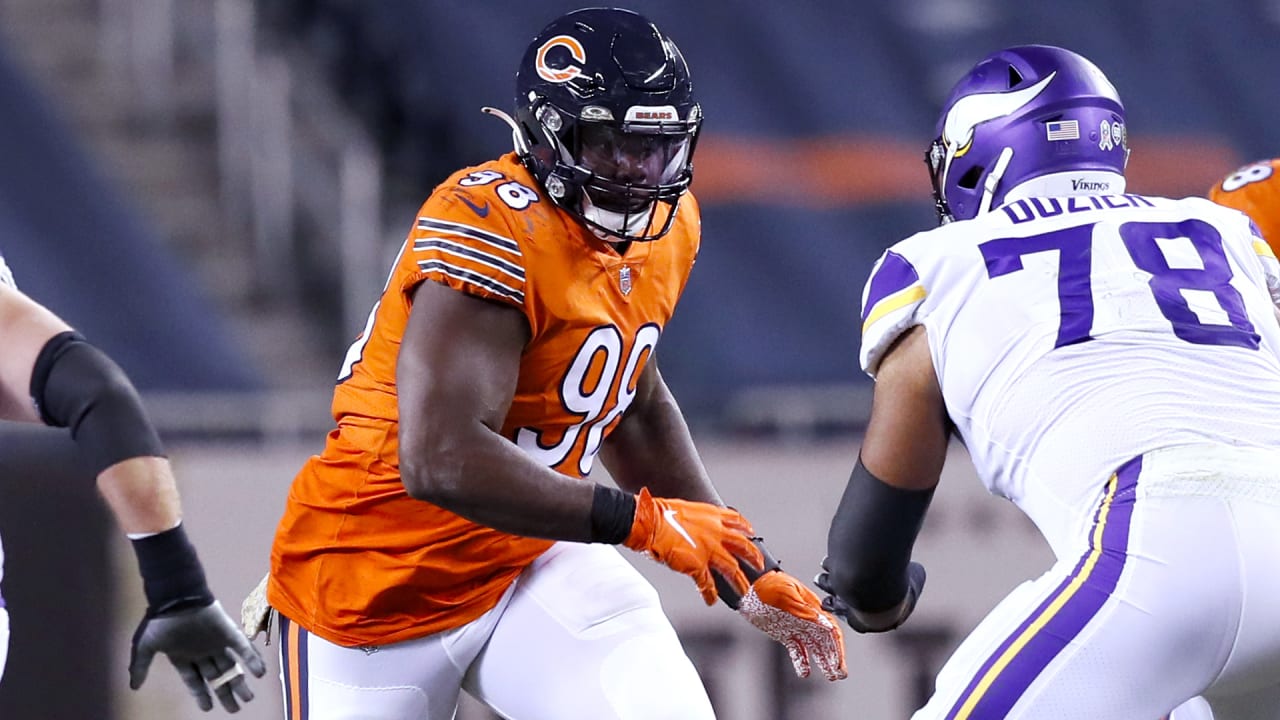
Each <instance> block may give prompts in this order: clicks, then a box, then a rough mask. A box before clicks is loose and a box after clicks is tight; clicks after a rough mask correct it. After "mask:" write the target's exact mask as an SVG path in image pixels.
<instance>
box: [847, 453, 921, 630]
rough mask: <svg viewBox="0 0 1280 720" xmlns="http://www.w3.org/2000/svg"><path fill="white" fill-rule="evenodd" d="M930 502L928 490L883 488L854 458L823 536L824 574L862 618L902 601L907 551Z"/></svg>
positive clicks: (883, 485) (884, 486) (908, 557)
mask: <svg viewBox="0 0 1280 720" xmlns="http://www.w3.org/2000/svg"><path fill="white" fill-rule="evenodd" d="M932 499H933V488H930V489H928V490H903V489H901V488H896V487H893V486H892V485H889V484H887V483H885V482H884V481H883V480H881V479H880V478H878V477H876V476H875V475H872V474H871V472H870V471H869V470H867V468H866V467H864V466H863V464H862V458H861V456H859V458H858V462H857V464H855V465H854V466H853V474H851V475H850V476H849V484H848V485H847V486H846V487H845V489H844V496H843V497H841V498H840V506H839V507H838V508H837V509H836V516H835V518H834V519H833V520H832V521H831V531H830V532H829V533H828V535H827V574H828V578H829V582H830V584H831V589H832V590H833V591H835V593H836V595H838V596H839V597H840V598H841V599H843V600H844V601H845V602H847V603H849V604H850V605H852V606H853V607H854V608H855V609H857V610H859V611H861V612H866V613H874V612H881V611H884V610H888V609H890V608H892V607H894V606H896V605H897V604H898V603H900V602H902V598H903V597H905V596H906V594H907V565H908V564H909V563H910V562H911V548H912V546H913V545H915V542H916V536H918V535H919V534H920V526H921V524H922V523H923V522H924V514H925V511H927V510H928V509H929V501H930V500H932Z"/></svg>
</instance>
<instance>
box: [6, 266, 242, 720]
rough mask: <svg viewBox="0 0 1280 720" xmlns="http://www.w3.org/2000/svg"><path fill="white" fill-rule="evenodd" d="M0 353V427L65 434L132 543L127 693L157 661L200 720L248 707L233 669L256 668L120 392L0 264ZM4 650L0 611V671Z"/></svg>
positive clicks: (112, 367)
mask: <svg viewBox="0 0 1280 720" xmlns="http://www.w3.org/2000/svg"><path fill="white" fill-rule="evenodd" d="M0 348H3V350H2V351H0V420H17V421H22V422H33V423H35V422H44V423H45V424H47V425H52V426H55V427H66V428H70V431H71V437H72V438H73V439H74V440H75V443H76V445H77V448H78V450H79V454H80V455H81V457H82V459H83V460H84V462H85V463H87V464H88V466H90V467H92V468H93V470H94V472H95V473H96V475H97V481H98V489H99V490H100V491H101V492H102V495H103V497H104V498H105V499H106V501H107V505H108V506H110V508H111V511H112V512H113V513H114V514H115V517H116V521H117V522H118V523H119V525H120V527H121V529H123V530H124V531H125V532H126V533H128V534H129V538H130V539H131V540H132V544H133V548H134V551H135V552H136V553H137V556H138V568H139V570H140V571H141V573H142V584H143V590H144V591H145V593H146V597H147V612H146V615H145V616H144V617H143V619H142V622H141V623H140V624H139V625H138V629H137V631H136V632H135V633H134V635H133V645H132V648H131V653H130V661H129V684H130V686H131V687H133V688H134V689H135V690H136V689H138V688H139V687H141V685H142V683H143V681H144V680H145V679H146V677H147V671H148V669H149V667H150V665H151V661H152V659H153V658H154V657H155V655H156V653H163V654H165V655H167V656H168V657H169V660H170V661H171V662H172V663H173V666H174V667H175V668H176V669H177V671H178V674H179V675H181V676H182V679H183V681H184V682H185V683H186V685H187V688H188V690H189V691H190V692H191V694H192V695H193V696H194V697H195V700H196V703H197V704H198V705H199V706H200V708H201V709H202V710H209V709H211V708H212V707H213V699H212V696H216V697H217V698H218V700H219V702H221V704H222V706H223V707H224V708H225V709H226V710H227V711H229V712H236V711H237V710H239V709H240V704H241V703H243V702H247V701H249V700H251V699H252V698H253V692H252V691H251V690H250V689H249V686H248V685H247V684H246V682H245V677H244V670H243V667H247V668H248V669H249V670H250V671H251V672H252V673H253V674H254V675H257V676H259V677H261V676H262V675H263V674H264V673H265V672H266V666H265V665H263V663H262V658H261V657H259V655H258V653H257V651H256V650H254V649H253V647H252V646H251V645H250V644H249V641H248V639H247V638H246V637H245V636H244V635H243V634H242V633H241V632H240V630H239V628H237V627H236V625H235V623H233V622H232V621H231V618H230V617H228V616H227V614H226V612H224V611H223V609H222V606H221V605H219V604H218V602H217V601H216V600H215V599H214V597H213V594H212V592H210V590H209V586H208V584H207V583H206V582H205V576H204V570H203V568H202V567H201V565H200V560H199V558H197V557H196V551H195V548H194V547H193V546H192V545H191V543H190V541H188V539H187V536H186V533H185V531H184V530H183V528H182V516H181V508H180V506H179V502H178V490H177V487H176V486H175V485H174V480H173V472H172V470H171V468H170V467H169V461H168V460H167V459H166V458H165V457H164V449H163V447H162V446H161V444H160V438H159V437H158V436H157V435H156V431H155V429H154V428H153V427H152V425H151V422H150V420H149V419H148V418H147V415H146V413H145V411H144V410H143V407H142V404H141V402H140V399H139V398H138V393H137V391H136V390H135V389H134V387H133V385H132V383H130V382H129V379H128V378H127V377H125V374H124V372H123V371H121V369H120V368H119V366H117V365H116V364H115V363H114V362H112V361H111V359H110V358H108V357H107V356H106V355H105V354H104V353H103V352H102V351H101V350H99V349H97V348H95V347H94V346H93V345H91V344H90V343H88V342H87V341H86V340H85V339H84V338H83V337H81V336H80V334H79V333H76V332H74V331H73V330H72V329H71V328H70V327H68V326H67V324H66V323H65V322H63V321H62V320H61V319H59V318H58V317H57V316H56V315H54V314H53V313H52V312H50V311H49V310H47V309H46V308H44V307H43V306H41V305H40V304H39V303H37V302H35V301H34V300H32V299H31V298H29V297H27V296H26V295H24V294H23V293H22V292H21V291H19V290H18V288H17V286H16V285H15V284H14V282H13V275H12V273H10V272H9V269H8V268H7V267H6V265H5V263H4V259H3V258H0ZM0 557H2V556H0ZM8 648H9V616H8V613H7V611H6V610H4V603H3V600H0V672H3V670H4V664H5V659H6V656H7V655H8ZM241 662H243V664H244V665H243V667H242V666H241V664H240V663H241Z"/></svg>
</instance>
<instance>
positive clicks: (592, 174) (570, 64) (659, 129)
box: [514, 8, 702, 241]
mask: <svg viewBox="0 0 1280 720" xmlns="http://www.w3.org/2000/svg"><path fill="white" fill-rule="evenodd" d="M701 126H702V109H701V108H700V107H699V106H698V103H697V101H696V100H695V99H694V94H693V84H692V83H691V82H690V80H689V68H688V66H687V65H686V64H685V61H684V57H683V56H682V55H681V54H680V50H679V49H678V48H676V45H675V43H674V42H672V41H671V39H670V38H668V37H667V36H666V35H663V34H662V32H661V31H659V30H658V28H657V27H656V26H654V24H653V23H651V22H649V21H648V20H646V19H645V18H644V17H642V16H641V15H638V14H636V13H634V12H631V11H629V10H619V9H614V8H591V9H586V10H576V11H574V12H571V13H568V14H566V15H564V16H562V17H560V18H558V19H556V20H555V21H553V22H552V23H551V24H550V25H548V26H547V27H546V28H544V29H543V30H542V32H540V33H538V35H537V37H535V38H534V39H533V42H531V43H530V44H529V48H528V50H526V51H525V54H524V59H523V60H521V62H520V68H519V70H518V71H517V73H516V121H515V132H514V134H515V144H516V150H517V152H518V153H519V154H520V156H521V159H522V160H523V162H524V164H525V166H526V167H528V168H529V171H530V172H531V173H533V175H534V176H535V177H536V178H537V179H538V181H539V182H540V183H542V186H543V188H544V189H545V190H546V192H547V194H548V195H549V196H550V197H551V199H552V201H554V202H555V203H556V204H557V205H558V206H560V207H561V208H562V209H564V210H565V211H566V212H568V213H569V214H570V215H571V216H573V217H574V218H575V219H577V220H578V221H579V222H581V223H583V224H584V225H586V226H587V227H588V228H590V229H592V230H593V231H594V232H595V233H596V234H597V235H599V236H601V237H611V238H615V239H617V240H623V241H627V240H656V239H657V238H660V237H662V236H663V235H665V234H666V233H667V232H668V231H669V230H670V229H671V223H672V221H673V220H674V219H675V215H676V209H677V207H678V206H679V203H680V198H681V197H682V196H683V195H684V193H685V191H686V190H687V189H688V188H689V183H690V182H691V181H692V179H693V151H694V146H695V145H696V143H697V139H698V131H699V129H700V128H701Z"/></svg>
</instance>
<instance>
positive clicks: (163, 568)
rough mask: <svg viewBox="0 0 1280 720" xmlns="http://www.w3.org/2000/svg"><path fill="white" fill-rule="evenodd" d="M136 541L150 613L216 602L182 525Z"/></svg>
mask: <svg viewBox="0 0 1280 720" xmlns="http://www.w3.org/2000/svg"><path fill="white" fill-rule="evenodd" d="M132 542H133V552H134V553H135V554H136V555H137V556H138V570H139V571H140V572H141V573H142V589H143V592H145V593H146V595H147V611H148V612H149V613H151V614H152V615H156V614H159V613H162V612H166V611H170V610H181V609H183V608H188V607H204V606H205V605H208V604H210V603H212V602H213V593H212V592H211V591H210V590H209V584H208V582H207V581H206V580H205V577H204V568H203V567H201V565H200V558H198V557H196V549H195V547H194V546H193V545H192V544H191V541H190V540H188V539H187V531H186V530H183V529H182V525H181V524H179V525H178V526H177V527H175V528H172V529H170V530H166V531H164V532H162V533H156V534H155V535H150V536H148V537H145V538H142V539H141V540H133V541H132Z"/></svg>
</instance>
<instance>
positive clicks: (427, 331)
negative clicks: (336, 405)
mask: <svg viewBox="0 0 1280 720" xmlns="http://www.w3.org/2000/svg"><path fill="white" fill-rule="evenodd" d="M528 340H529V331H528V328H527V326H526V323H525V319H524V315H523V314H522V313H520V312H519V311H518V310H516V309H514V308H511V307H507V306H505V305H501V304H498V303H496V302H492V301H488V300H482V299H479V298H476V297H472V296H469V295H466V294H464V293H462V292H458V291H457V290H453V289H451V288H448V287H445V286H443V285H440V284H437V283H434V282H430V281H427V282H423V283H422V284H420V285H419V286H418V287H417V288H416V289H415V290H414V291H413V307H412V309H411V311H410V313H409V322H408V325H407V326H406V328H405V333H404V337H403V340H402V342H401V346H400V353H399V356H398V359H397V364H396V385H397V390H398V398H399V410H400V434H399V439H400V475H401V478H402V480H403V482H404V485H405V489H406V491H407V492H408V493H409V495H410V496H412V497H414V498H417V499H419V500H424V501H427V502H430V503H433V504H435V505H438V506H440V507H442V508H445V509H446V510H450V511H452V512H455V513H457V514H459V515H461V516H463V517H465V518H467V519H469V520H471V521H473V522H476V523H479V524H481V525H486V526H488V527H492V528H496V529H498V530H501V531H503V532H508V533H511V534H514V535H524V536H529V537H540V538H548V539H552V540H572V541H577V542H604V543H612V544H626V545H627V546H628V547H631V548H633V549H636V550H641V551H644V552H648V553H650V554H651V555H653V556H654V557H655V558H657V559H659V560H660V561H662V562H664V563H666V564H667V565H669V566H670V567H672V568H673V569H675V570H677V571H679V572H682V573H685V574H687V575H690V576H691V577H693V578H694V580H695V582H697V583H698V586H699V588H700V589H701V591H702V592H703V596H704V597H707V598H709V602H714V600H715V597H716V594H715V592H716V591H715V586H714V583H713V582H712V580H711V571H712V570H713V569H714V570H721V571H724V572H725V573H727V574H729V575H730V576H732V577H733V579H734V581H735V582H736V584H737V585H739V586H740V587H741V588H742V590H743V591H745V590H746V588H747V581H746V578H745V577H743V576H742V575H741V572H740V571H738V569H737V564H738V562H739V561H740V560H745V561H747V562H750V563H752V564H755V565H757V566H758V565H759V564H760V556H759V553H758V551H757V550H756V548H755V546H753V545H752V544H751V542H750V540H749V535H750V532H751V530H750V525H748V524H747V523H746V521H745V520H743V519H742V517H741V516H740V515H738V513H736V512H734V511H733V510H729V509H727V508H723V507H720V506H719V503H704V502H691V501H689V500H679V499H669V498H657V497H654V496H653V495H651V494H649V493H640V494H638V495H636V494H632V492H623V491H620V490H616V489H614V488H607V487H605V486H603V485H597V484H595V483H589V482H583V481H581V480H577V479H574V478H570V477H566V476H564V475H562V474H560V473H558V472H556V471H554V470H552V469H550V468H548V467H546V466H544V465H542V464H540V463H538V462H537V461H535V460H534V459H533V458H531V457H530V456H529V455H528V454H526V453H525V452H524V451H523V450H521V449H520V448H519V447H517V446H516V444H515V443H512V442H511V441H510V440H508V439H506V438H505V437H503V436H502V435H501V431H502V425H503V422H504V420H505V419H506V416H507V412H508V411H509V409H510V406H511V401H512V398H513V397H514V395H515V389H516V380H517V377H518V374H519V368H520V356H521V353H522V352H523V350H524V346H525V343H527V342H528ZM637 490H639V488H637Z"/></svg>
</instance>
